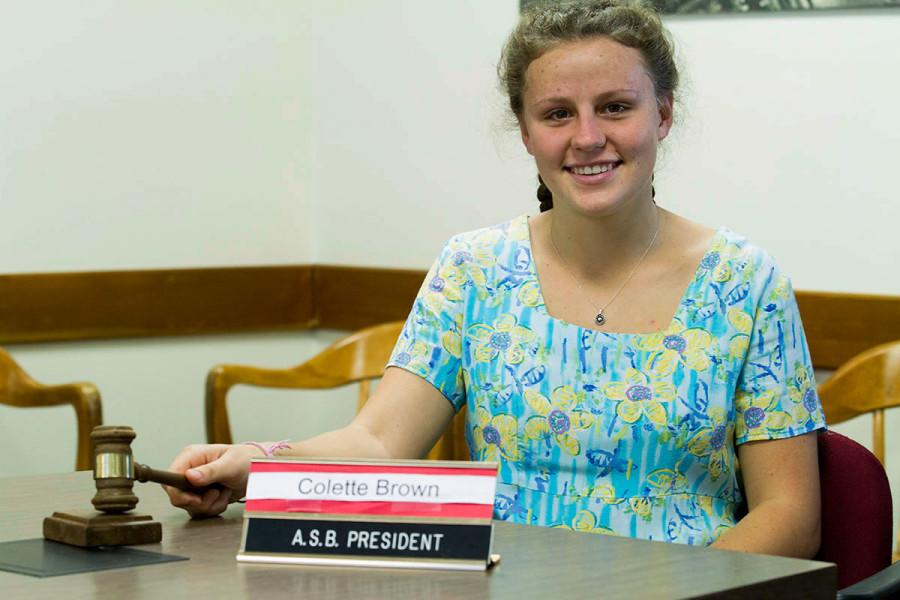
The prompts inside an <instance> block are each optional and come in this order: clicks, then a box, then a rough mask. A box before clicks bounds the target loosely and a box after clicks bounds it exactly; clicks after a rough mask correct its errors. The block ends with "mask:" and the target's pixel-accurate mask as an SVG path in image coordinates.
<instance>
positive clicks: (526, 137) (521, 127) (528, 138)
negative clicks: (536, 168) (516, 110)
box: [519, 117, 534, 156]
mask: <svg viewBox="0 0 900 600" xmlns="http://www.w3.org/2000/svg"><path fill="white" fill-rule="evenodd" d="M519 133H521V134H522V144H523V145H524V146H525V150H527V151H528V154H530V155H532V156H534V152H532V151H531V136H530V135H529V134H528V127H526V126H525V122H524V121H522V118H521V117H519Z"/></svg>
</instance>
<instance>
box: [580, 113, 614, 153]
mask: <svg viewBox="0 0 900 600" xmlns="http://www.w3.org/2000/svg"><path fill="white" fill-rule="evenodd" d="M576 127H577V129H576V130H575V135H574V136H573V137H572V147H573V148H575V149H576V150H581V151H585V152H590V151H592V150H597V149H598V148H602V147H603V146H605V145H606V134H604V132H603V127H602V123H601V122H600V120H599V119H597V118H596V117H595V116H594V115H593V114H591V115H586V116H580V117H579V118H578V121H577V124H576Z"/></svg>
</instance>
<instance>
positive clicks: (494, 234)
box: [438, 215, 529, 268]
mask: <svg viewBox="0 0 900 600" xmlns="http://www.w3.org/2000/svg"><path fill="white" fill-rule="evenodd" d="M522 249H525V250H526V251H527V250H528V249H529V244H528V216H527V215H521V216H518V217H516V218H514V219H511V220H509V221H505V222H503V223H498V224H496V225H491V226H488V227H482V228H480V229H474V230H471V231H466V232H463V233H458V234H456V235H454V236H453V237H451V238H450V239H449V240H447V241H446V242H445V243H444V246H443V248H442V250H441V253H440V257H439V259H438V262H439V263H440V264H441V265H445V266H456V267H460V266H462V265H464V264H467V263H469V264H472V263H474V264H476V265H478V266H480V267H483V268H487V267H490V266H491V265H493V264H495V263H496V262H498V260H501V259H502V258H503V257H505V256H507V255H509V254H510V253H512V254H516V253H517V252H518V251H520V250H522Z"/></svg>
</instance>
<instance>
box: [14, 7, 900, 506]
mask: <svg viewBox="0 0 900 600" xmlns="http://www.w3.org/2000/svg"><path fill="white" fill-rule="evenodd" d="M0 7H2V14H3V18H2V20H0V134H2V135H0V207H2V213H0V214H2V215H3V217H2V218H3V219H4V220H5V221H4V225H5V227H3V234H4V235H3V236H0V238H2V239H0V272H6V273H9V272H30V271H60V270H82V269H86V270H96V269H108V268H144V267H173V266H175V267H177V266H198V265H228V264H272V263H301V262H310V261H316V262H322V263H336V264H354V265H372V266H385V267H410V268H425V267H427V265H428V264H429V263H430V261H431V260H432V259H433V257H434V255H435V253H436V252H437V251H438V249H439V247H440V244H441V242H442V241H443V240H444V239H445V238H447V237H448V236H450V235H452V234H453V233H456V232H458V231H462V230H466V229H472V228H475V227H479V226H482V225H485V224H489V223H494V222H499V221H501V220H505V219H507V218H509V217H511V216H513V215H516V214H520V213H522V212H534V211H536V205H537V203H536V201H535V200H534V199H533V183H532V182H533V178H534V168H533V166H532V165H531V163H530V161H529V160H528V157H527V155H525V153H524V152H523V151H522V150H521V149H520V148H519V143H518V140H517V139H516V136H515V134H514V133H513V132H511V131H508V130H506V129H504V127H503V126H502V123H503V120H504V118H505V115H504V112H503V106H504V101H503V99H502V98H501V97H500V96H499V94H497V93H496V91H495V82H494V79H495V75H494V68H495V63H496V60H497V54H498V51H499V47H500V45H501V43H502V40H503V37H504V36H505V34H506V32H507V31H508V29H509V28H510V26H511V25H512V23H513V21H514V19H515V16H516V12H517V1H516V0H493V1H491V2H485V1H484V0H455V1H454V2H446V0H365V1H363V0H331V1H326V0H308V1H307V2H304V3H290V2H282V3H277V5H273V4H262V5H260V4H259V3H250V2H236V3H230V4H229V5H228V6H227V7H226V6H225V5H222V4H221V3H216V2H212V1H207V2H202V1H196V2H191V3H183V2H174V1H169V2H156V3H153V4H143V5H135V4H126V3H120V2H114V1H112V0H88V1H86V2H80V3H77V5H76V4H72V3H65V2H53V1H51V0H40V1H39V2H19V1H10V0H0ZM667 21H668V23H669V26H670V28H671V30H672V31H673V34H674V36H675V38H676V41H677V43H678V45H679V48H680V53H681V57H682V62H683V64H684V75H685V79H686V84H687V85H686V86H685V90H684V97H683V103H682V104H681V106H680V114H681V121H680V123H679V124H678V126H677V127H676V130H675V133H674V135H673V136H671V137H670V140H669V142H668V149H667V151H666V155H665V159H664V161H663V165H662V167H661V169H660V171H659V173H658V178H657V190H658V199H659V201H660V203H661V204H662V205H664V206H666V207H667V208H670V209H673V210H676V211H678V212H681V213H683V214H685V215H687V216H691V217H693V218H696V219H698V220H700V221H703V222H705V223H707V224H710V225H718V224H726V225H728V226H730V227H731V228H733V229H735V230H737V231H740V232H742V233H745V234H747V235H749V236H750V237H751V238H752V239H754V240H755V241H757V242H758V243H760V244H761V245H763V246H765V247H767V248H768V249H769V250H770V251H771V252H772V253H773V254H775V256H776V257H778V258H779V260H780V262H781V263H782V265H783V266H784V268H785V270H786V271H787V272H789V273H790V274H792V275H793V278H794V282H795V285H796V287H798V288H801V289H819V290H835V291H850V292H862V293H883V294H900V277H898V276H897V273H898V271H900V269H898V267H900V236H896V235H895V234H894V231H895V229H896V223H898V222H900V208H898V206H900V203H897V202H895V201H894V198H893V194H892V193H893V191H894V189H893V186H892V183H893V179H894V178H893V174H894V165H893V162H894V156H895V155H896V152H897V148H898V146H900V125H898V122H897V120H896V119H894V118H893V116H894V115H893V107H894V106H895V105H896V104H897V103H898V100H900V82H898V80H897V78H896V77H894V75H893V74H894V73H896V72H900V54H898V53H897V52H894V51H892V50H891V49H892V48H893V47H894V39H893V38H894V36H893V35H891V34H892V33H895V32H896V31H898V26H900V11H896V10H894V11H878V10H869V11H858V12H834V13H829V14H779V15H763V16H720V17H679V18H670V19H668V20H667ZM889 194H890V196H889ZM889 200H890V201H889ZM393 240H402V243H391V242H392V241H393ZM335 335H336V334H335V333H333V332H325V333H320V334H315V335H307V336H303V335H279V336H237V337H227V338H226V337H215V338H212V337H211V338H197V339H194V338H192V339H183V340H153V341H142V340H136V341H124V342H103V343H78V344H52V345H51V344H46V345H35V346H16V347H13V348H10V350H11V351H12V352H13V354H14V355H15V356H16V357H17V358H19V359H20V360H21V362H22V363H23V365H24V366H25V367H26V368H27V369H29V370H30V371H32V372H33V373H34V374H35V376H37V377H39V378H41V377H43V378H44V379H46V380H48V381H64V380H67V379H90V380H92V381H94V382H95V383H97V384H98V385H99V386H100V388H101V392H102V393H103V394H104V408H105V410H106V421H107V422H109V423H112V422H115V421H117V420H119V419H121V420H120V421H119V422H123V423H130V424H132V425H134V426H135V427H136V428H137V429H138V431H139V435H140V436H141V437H140V438H139V441H138V444H139V446H138V448H139V449H140V451H141V452H144V453H145V454H144V460H147V462H151V463H157V464H162V463H164V462H167V461H168V457H169V456H170V455H171V454H172V453H173V452H174V451H175V450H177V448H178V447H180V446H181V445H183V444H184V443H185V442H186V441H187V440H188V439H199V438H200V437H201V434H202V429H201V428H202V423H201V422H200V420H199V415H200V406H201V405H202V398H201V393H200V390H201V385H202V379H203V375H204V373H205V371H206V369H207V368H208V367H209V366H210V365H212V364H214V363H216V362H224V361H235V362H253V363H259V364H272V365H273V366H275V365H278V364H282V365H288V364H292V363H294V362H297V361H298V360H300V359H301V358H304V357H305V356H309V355H311V354H312V353H314V352H315V351H316V350H317V349H319V348H321V347H322V346H323V345H324V344H325V343H327V341H329V340H331V339H333V338H334V336H335ZM159 374H162V375H163V377H162V380H160V377H159ZM238 393H239V394H242V395H243V396H242V397H240V398H236V403H235V404H236V405H238V404H239V405H241V406H243V405H244V402H242V401H241V398H246V402H248V403H249V402H251V401H252V400H253V399H256V398H259V399H260V400H259V401H260V402H269V395H268V394H257V393H254V392H251V391H249V390H246V391H244V390H239V391H238ZM338 394H339V395H340V392H339V393H338ZM350 396H352V393H344V396H342V399H343V400H344V404H345V405H347V404H348V402H347V399H348V398H350ZM323 402H329V401H328V400H325V401H323ZM349 403H350V404H352V399H351V400H349ZM323 406H324V405H323ZM9 410H10V411H12V410H13V409H9ZM269 410H270V411H271V413H270V414H278V413H279V412H280V411H282V410H287V409H286V408H274V409H269ZM326 412H328V411H327V410H324V409H323V410H321V411H311V412H303V413H302V416H300V415H293V416H290V417H289V418H278V419H275V418H273V417H272V416H268V415H262V416H256V415H251V414H247V415H244V416H237V417H236V418H237V420H240V421H242V422H246V423H248V431H247V433H246V434H245V435H246V437H251V438H252V437H257V438H274V437H280V436H281V435H288V433H284V434H283V433H282V430H279V431H276V430H274V428H273V430H271V431H267V430H266V426H267V425H269V424H272V423H277V424H280V423H284V422H290V423H291V425H292V426H294V424H296V427H297V429H295V430H294V431H297V432H300V433H302V432H301V431H300V428H301V427H302V426H305V425H307V424H308V425H309V426H310V427H313V428H315V427H318V426H319V425H321V426H323V427H324V426H326V425H328V424H327V423H325V422H324V421H320V419H324V418H325V417H322V416H321V414H320V413H326ZM348 414H349V413H348ZM279 416H280V415H279ZM23 418H24V417H22V416H21V415H20V414H16V416H15V419H14V418H13V417H12V416H11V413H9V412H0V456H3V457H4V459H3V460H2V461H0V475H9V474H17V473H23V472H52V471H58V470H60V469H63V468H67V465H68V464H69V462H70V454H71V453H70V447H71V444H72V443H74V442H70V441H64V442H63V443H60V444H57V443H54V442H48V441H47V440H54V439H56V438H57V437H58V438H60V439H64V437H65V434H64V433H63V432H68V431H69V427H70V424H69V422H68V421H67V417H66V416H62V415H61V416H59V417H55V416H54V417H53V419H57V420H56V421H52V423H51V419H50V417H47V418H45V417H43V416H41V417H39V418H34V419H36V420H33V421H23V420H20V419H23ZM29 418H31V417H29ZM341 418H345V417H344V416H341ZM898 419H900V417H898V415H890V416H889V419H888V427H889V429H890V430H891V431H898V430H900V428H898V424H900V423H898ZM25 422H27V423H28V425H27V426H26V427H22V423H25ZM173 422H174V423H175V425H170V423H173ZM836 429H839V430H844V431H850V432H852V433H853V435H856V436H858V437H859V438H860V439H861V441H865V440H866V439H867V433H866V429H867V426H866V425H859V424H850V425H848V426H846V427H840V426H839V427H837V428H836ZM39 434H40V440H41V446H40V447H41V448H43V449H44V450H43V451H45V452H47V453H48V454H49V455H50V456H52V457H53V458H52V460H51V458H50V457H49V456H48V457H47V458H43V457H42V458H41V460H38V461H35V460H32V459H30V458H28V455H29V453H33V452H34V451H33V448H34V447H35V445H34V443H32V442H31V441H30V440H32V439H34V438H35V437H36V436H38V435H39ZM69 435H71V434H69ZM298 435H299V433H298ZM237 436H238V437H242V436H241V434H240V432H238V433H237ZM898 444H900V442H898V441H897V440H896V439H889V446H888V455H889V459H888V465H889V469H890V475H891V479H892V481H893V482H894V485H895V497H897V498H900V488H898V487H897V486H898V484H900V446H898ZM57 446H59V447H57ZM57 455H59V456H62V455H64V457H63V458H62V459H60V458H59V456H57ZM148 457H149V458H152V460H149V458H148ZM898 505H900V502H898Z"/></svg>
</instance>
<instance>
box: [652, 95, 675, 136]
mask: <svg viewBox="0 0 900 600" xmlns="http://www.w3.org/2000/svg"><path fill="white" fill-rule="evenodd" d="M673 105H674V99H673V98H672V94H671V93H668V94H666V95H665V96H663V97H662V98H657V100H656V106H657V109H658V110H659V126H657V128H656V139H657V141H660V142H661V141H663V140H664V139H666V136H667V135H669V130H670V129H672V118H673Z"/></svg>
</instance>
